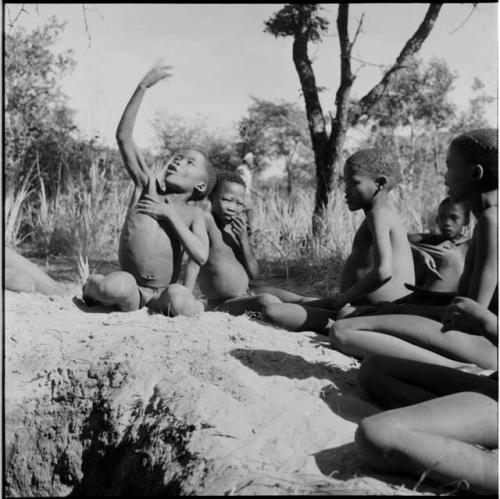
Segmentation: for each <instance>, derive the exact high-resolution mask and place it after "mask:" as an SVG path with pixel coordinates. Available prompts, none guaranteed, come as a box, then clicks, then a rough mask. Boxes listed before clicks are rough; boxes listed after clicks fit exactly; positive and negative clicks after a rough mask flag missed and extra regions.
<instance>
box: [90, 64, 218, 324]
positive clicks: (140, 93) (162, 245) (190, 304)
mask: <svg viewBox="0 0 500 499" xmlns="http://www.w3.org/2000/svg"><path fill="white" fill-rule="evenodd" d="M169 70H170V67H169V66H165V65H161V64H160V65H157V66H156V67H154V68H153V69H151V70H150V71H149V72H148V73H147V74H146V76H145V77H144V78H143V79H142V80H141V82H140V83H139V85H138V87H137V88H136V90H135V92H134V94H133V95H132V98H131V99H130V101H129V103H128V104H127V107H126V108H125V111H124V113H123V116H122V118H121V120H120V123H119V125H118V129H117V133H116V138H117V141H118V147H119V149H120V153H121V155H122V158H123V161H124V164H125V167H126V168H127V171H128V173H129V175H130V177H131V178H132V180H133V182H134V191H133V194H132V199H131V200H130V204H129V209H128V212H127V215H126V218H125V222H124V224H123V228H122V232H121V237H120V245H119V250H118V253H119V260H120V266H121V268H122V270H121V271H117V272H112V273H111V274H109V275H107V276H103V275H92V276H90V277H89V279H88V280H87V282H86V283H85V285H84V286H83V298H84V300H85V301H86V303H87V304H97V303H98V304H102V305H105V306H109V307H114V308H117V309H118V310H122V311H131V310H137V309H139V308H141V307H144V306H146V305H147V306H148V307H149V308H150V309H152V310H154V311H157V312H161V313H164V314H171V315H177V314H181V315H188V316H190V315H194V314H196V313H198V312H200V311H202V309H203V306H202V305H201V303H199V302H196V301H195V300H194V298H193V296H192V294H191V292H190V291H189V290H188V289H187V288H186V287H184V286H182V285H181V284H176V282H177V280H178V278H179V273H180V270H181V262H182V256H183V253H184V251H186V252H187V253H188V254H189V256H190V258H192V259H193V260H194V261H196V262H197V263H199V264H200V265H203V264H204V263H205V262H206V260H207V257H208V234H207V230H206V227H205V217H204V213H203V211H202V210H201V209H200V208H198V207H196V206H191V205H189V204H188V201H191V200H201V199H203V198H204V197H205V196H206V195H207V194H208V193H209V192H210V191H211V189H212V187H213V185H214V183H215V171H214V169H213V168H212V166H211V164H210V162H209V161H208V159H207V158H206V157H205V156H204V155H203V154H202V153H201V152H199V151H197V150H196V149H190V148H186V149H181V150H179V151H177V152H175V153H174V154H173V156H172V157H171V159H170V160H169V161H168V163H167V164H166V166H165V168H163V169H162V170H163V176H164V179H163V178H162V179H161V180H162V181H163V182H164V185H165V189H164V190H163V189H162V188H160V185H159V179H158V178H157V172H153V171H152V170H151V169H150V168H149V167H148V166H147V165H146V163H145V161H144V158H143V157H142V154H141V152H140V151H139V149H138V147H137V146H136V145H135V143H134V141H133V139H132V132H133V127H134V123H135V119H136V116H137V112H138V110H139V107H140V104H141V101H142V99H143V97H144V94H145V92H146V89H148V88H150V87H151V86H153V85H154V84H156V83H157V82H158V81H160V80H162V79H163V78H166V77H168V76H170V74H169ZM163 182H161V183H163Z"/></svg>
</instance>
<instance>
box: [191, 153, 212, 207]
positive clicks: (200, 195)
mask: <svg viewBox="0 0 500 499" xmlns="http://www.w3.org/2000/svg"><path fill="white" fill-rule="evenodd" d="M193 150H194V151H196V152H197V153H199V154H201V155H202V156H203V159H204V160H205V161H204V167H205V180H206V189H205V191H203V192H200V191H198V190H195V191H194V192H193V195H192V196H191V199H192V200H193V201H201V200H202V199H205V198H207V197H208V196H210V194H211V193H212V191H213V189H214V187H215V184H216V183H217V171H216V170H215V168H214V167H213V165H212V162H211V161H210V160H209V159H208V158H207V156H206V154H204V153H203V152H202V151H200V150H199V149H193Z"/></svg>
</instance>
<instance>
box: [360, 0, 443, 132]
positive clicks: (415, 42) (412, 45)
mask: <svg viewBox="0 0 500 499" xmlns="http://www.w3.org/2000/svg"><path fill="white" fill-rule="evenodd" d="M442 5H443V4H440V3H431V4H429V8H428V9H427V12H426V14H425V17H424V19H423V21H422V22H421V24H420V26H419V27H418V29H417V31H415V33H414V34H413V36H412V37H411V38H410V39H409V40H408V41H407V42H406V43H405V45H404V47H403V49H402V50H401V52H400V53H399V55H398V57H397V58H396V61H395V63H394V64H393V66H392V67H391V68H390V69H389V70H388V71H387V72H386V73H385V74H384V76H383V77H382V79H381V80H380V82H379V83H377V84H376V85H375V86H374V87H373V88H372V89H371V90H370V91H369V92H368V93H367V94H366V95H365V96H364V97H362V98H361V99H360V100H359V101H358V102H357V104H356V105H355V106H353V110H352V113H351V117H350V118H351V125H355V124H356V123H357V122H358V120H359V119H360V118H361V117H362V116H363V115H365V114H367V113H368V111H369V110H370V108H371V107H372V106H373V105H374V104H375V103H376V102H377V101H378V100H379V99H380V97H382V95H383V94H384V92H385V90H386V89H387V87H388V86H389V84H390V83H391V81H392V77H393V76H394V73H396V72H397V71H399V70H400V69H401V68H402V67H403V66H404V64H405V62H406V61H407V60H408V59H409V58H410V57H411V56H413V55H414V54H416V53H417V52H418V51H419V50H420V47H421V46H422V44H423V43H424V41H425V40H426V39H427V37H428V36H429V33H430V32H431V30H432V28H433V26H434V23H435V21H436V18H437V16H438V14H439V11H440V10H441V7H442Z"/></svg>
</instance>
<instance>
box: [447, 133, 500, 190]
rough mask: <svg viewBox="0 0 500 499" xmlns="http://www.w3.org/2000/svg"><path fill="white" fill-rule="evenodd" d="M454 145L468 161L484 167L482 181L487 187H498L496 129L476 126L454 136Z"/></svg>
mask: <svg viewBox="0 0 500 499" xmlns="http://www.w3.org/2000/svg"><path fill="white" fill-rule="evenodd" d="M450 147H454V148H455V149H456V150H457V151H459V153H460V154H461V155H462V156H463V157H464V159H465V160H466V161H467V162H468V163H472V164H479V165H481V166H482V167H483V169H484V182H485V184H486V185H487V186H488V187H491V188H495V187H498V129H496V128H478V129H476V130H471V131H469V132H465V133H463V134H461V135H459V136H458V137H455V138H454V139H453V140H452V142H451V145H450Z"/></svg>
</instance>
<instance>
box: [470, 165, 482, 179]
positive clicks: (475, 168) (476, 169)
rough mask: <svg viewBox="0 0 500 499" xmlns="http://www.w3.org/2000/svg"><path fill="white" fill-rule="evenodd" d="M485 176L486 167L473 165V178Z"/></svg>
mask: <svg viewBox="0 0 500 499" xmlns="http://www.w3.org/2000/svg"><path fill="white" fill-rule="evenodd" d="M483 176H484V168H483V167H482V166H481V165H473V166H472V178H473V179H474V180H481V179H482V178H483Z"/></svg>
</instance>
